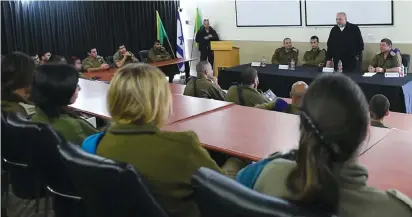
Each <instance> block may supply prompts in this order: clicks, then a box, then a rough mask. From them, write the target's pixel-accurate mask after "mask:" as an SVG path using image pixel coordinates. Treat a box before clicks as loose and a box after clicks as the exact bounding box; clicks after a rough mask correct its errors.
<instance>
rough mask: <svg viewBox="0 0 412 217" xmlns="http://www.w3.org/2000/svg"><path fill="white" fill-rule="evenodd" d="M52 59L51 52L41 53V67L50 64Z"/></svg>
mask: <svg viewBox="0 0 412 217" xmlns="http://www.w3.org/2000/svg"><path fill="white" fill-rule="evenodd" d="M50 57H51V53H50V52H48V51H47V52H42V53H41V57H40V65H44V64H46V63H48V62H49V59H50Z"/></svg>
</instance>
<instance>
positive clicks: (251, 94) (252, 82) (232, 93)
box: [225, 67, 270, 107]
mask: <svg viewBox="0 0 412 217" xmlns="http://www.w3.org/2000/svg"><path fill="white" fill-rule="evenodd" d="M241 77H242V84H241V85H233V86H231V87H230V88H229V90H228V91H227V94H226V98H225V100H226V101H228V102H233V103H235V104H237V105H242V106H248V107H254V106H256V105H259V104H264V103H268V102H270V100H269V99H268V98H267V97H266V96H265V95H263V93H262V91H260V90H258V89H257V87H258V85H259V77H258V74H257V71H256V69H254V68H252V67H249V68H247V69H246V70H245V71H243V72H242V74H241Z"/></svg>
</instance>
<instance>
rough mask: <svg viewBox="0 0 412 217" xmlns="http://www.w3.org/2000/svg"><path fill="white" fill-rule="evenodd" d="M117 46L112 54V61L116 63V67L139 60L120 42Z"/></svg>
mask: <svg viewBox="0 0 412 217" xmlns="http://www.w3.org/2000/svg"><path fill="white" fill-rule="evenodd" d="M118 48H119V49H118V51H117V52H116V53H115V54H114V55H113V61H114V62H115V63H116V66H117V67H119V68H120V67H122V66H124V65H126V64H129V63H137V62H139V60H138V59H137V58H136V57H135V56H134V54H133V53H132V52H131V51H128V50H127V49H126V46H124V45H123V44H122V45H120V46H119V47H118Z"/></svg>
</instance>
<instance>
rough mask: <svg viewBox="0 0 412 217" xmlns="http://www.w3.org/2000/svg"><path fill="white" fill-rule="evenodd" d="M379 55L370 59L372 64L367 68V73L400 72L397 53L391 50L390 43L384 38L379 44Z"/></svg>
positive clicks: (399, 61)
mask: <svg viewBox="0 0 412 217" xmlns="http://www.w3.org/2000/svg"><path fill="white" fill-rule="evenodd" d="M380 51H381V52H380V53H379V54H376V55H375V56H374V57H373V59H372V64H371V65H370V66H369V68H368V71H369V72H399V71H400V70H401V64H402V63H401V62H402V60H399V58H400V54H398V53H399V52H394V51H393V50H392V41H391V40H389V39H387V38H384V39H382V40H381V43H380Z"/></svg>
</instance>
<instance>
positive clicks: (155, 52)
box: [148, 40, 171, 63]
mask: <svg viewBox="0 0 412 217" xmlns="http://www.w3.org/2000/svg"><path fill="white" fill-rule="evenodd" d="M170 59H171V56H170V54H169V52H167V50H166V49H165V48H164V47H162V44H161V43H160V41H159V40H156V41H155V43H154V45H153V47H152V48H151V49H150V50H149V54H148V61H149V62H150V63H153V62H159V61H163V60H170Z"/></svg>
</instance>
